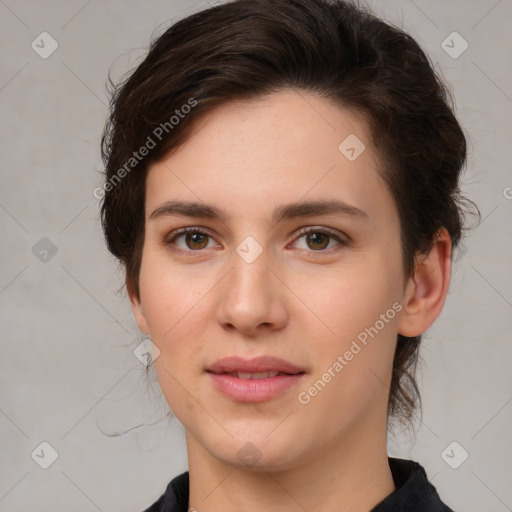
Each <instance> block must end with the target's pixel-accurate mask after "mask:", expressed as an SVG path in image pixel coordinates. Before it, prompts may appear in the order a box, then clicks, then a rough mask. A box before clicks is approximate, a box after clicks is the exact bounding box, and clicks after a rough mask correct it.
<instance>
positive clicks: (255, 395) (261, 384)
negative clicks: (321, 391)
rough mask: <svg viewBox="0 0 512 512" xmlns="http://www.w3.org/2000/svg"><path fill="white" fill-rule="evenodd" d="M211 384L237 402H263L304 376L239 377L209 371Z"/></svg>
mask: <svg viewBox="0 0 512 512" xmlns="http://www.w3.org/2000/svg"><path fill="white" fill-rule="evenodd" d="M208 375H209V376H210V378H211V380H212V383H213V385H214V386H215V387H216V388H217V389H218V390H219V391H220V392H221V393H223V394H224V395H226V396H228V397H229V398H231V399H233V400H236V401H238V402H264V401H265V400H270V399H271V398H274V397H276V396H278V395H281V394H282V393H284V392H285V391H288V390H289V389H290V388H293V387H294V386H296V385H297V384H298V382H299V381H300V379H301V378H302V377H303V376H304V374H303V373H298V374H296V375H276V376H275V377H269V378H267V379H239V378H238V377H233V376H231V375H227V374H217V373H209V372H208Z"/></svg>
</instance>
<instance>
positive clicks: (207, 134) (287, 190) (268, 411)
mask: <svg viewBox="0 0 512 512" xmlns="http://www.w3.org/2000/svg"><path fill="white" fill-rule="evenodd" d="M349 134H356V135H357V137H358V138H359V139H360V140H361V141H363V142H364V144H365V146H366V149H365V150H364V151H363V153H362V154H361V155H360V156H359V157H358V158H357V159H356V160H355V161H349V160H348V159H347V158H346V157H345V156H344V155H343V154H342V153H341V152H340V151H339V150H338V146H339V144H340V142H341V141H343V140H344V139H345V138H346V137H347V136H348V135H349ZM378 165H379V160H378V156H377V154H376V152H375V150H374V149H373V148H372V145H371V141H370V137H369V134H368V129H367V125H366V123H365V120H364V118H363V117H361V116H359V115H357V113H355V112H351V111H348V110H346V109H344V108H341V107H338V106H336V105H333V104H331V103H329V102H328V101H327V100H325V99H323V98H320V97H318V96H316V95H314V94H312V93H306V92H304V91H296V90H283V91H280V92H278V93H275V94H273V95H269V96H267V97H265V98H264V99H263V100H261V99H259V100H254V101H250V102H249V101H236V102H230V103H227V104H224V105H222V106H220V107H217V108H216V109H214V110H212V111H210V112H208V113H207V115H206V116H204V117H203V118H201V119H200V121H199V122H198V123H197V125H196V127H195V131H194V132H193V134H192V136H191V137H190V138H189V139H188V141H187V142H186V144H185V145H184V146H182V147H181V148H180V149H179V150H178V151H177V152H174V153H172V154H171V155H169V156H167V157H166V158H165V159H164V160H162V161H160V162H158V163H155V164H153V165H152V166H151V167H150V168H149V170H148V175H147V181H146V226H145V229H146V231H145V241H144V247H143V256H142V266H141V271H140V279H139V284H140V296H139V297H135V296H134V295H131V301H132V308H133V312H134V315H135V317H136V320H137V323H138V325H139V328H140V329H141V331H142V332H144V333H146V334H149V335H150V336H151V339H152V341H153V343H154V344H155V345H156V346H157V347H158V348H159V350H160V355H159V357H158V358H157V359H156V360H155V362H154V364H155V369H156V372H157V377H158V380H159V384H160V386H161V388H162V391H163V393H164V395H165V397H166V400H167V402H168V404H169V406H170V408H171V409H172V411H173V412H174V414H175V415H176V416H177V417H178V419H179V420H180V421H181V423H182V424H183V425H184V427H185V429H186V440H187V450H188V459H189V471H190V500H189V506H190V507H193V508H195V509H197V510H198V511H199V512H209V511H218V510H223V511H226V512H230V511H237V512H240V511H243V512H249V511H261V510H265V511H269V512H273V511H283V510H286V511H303V510H308V511H309V512H316V511H320V510H322V511H326V510H337V511H349V510H350V511H352V512H354V511H368V510H369V509H371V508H372V507H373V506H375V505H376V504H377V503H379V502H380V501H381V500H382V499H384V498H385V497H386V496H387V495H389V494H390V493H392V492H393V490H394V488H395V487H394V483H393V479H392V475H391V472H390V469H389V466H388V462H387V451H386V408H387V401H388V395H389V383H390V378H391V369H392V363H393V353H394V348H395V343H396V336H397V333H401V334H403V335H406V336H415V335H418V334H421V333H423V332H424V331H425V330H426V329H427V328H428V327H429V326H430V325H431V324H432V322H433V321H434V320H435V318H436V317H437V316H438V315H439V313H440V311H441V309H442V306H443V304H444V300H445V297H446V294H447V289H448V285H449V280H450V254H451V246H450V239H449V236H448V234H447V232H446V231H445V230H444V229H443V230H440V232H439V236H438V239H437V242H436V243H435V244H434V246H433V248H432V250H431V251H430V253H428V254H424V255H418V259H417V265H416V272H415V274H414V276H413V277H412V278H410V279H406V278H405V276H404V272H403V262H402V260H401V246H400V227H399V218H398V213H397V209H396V206H395V203H394V201H393V198H392V196H391V193H390V192H389V190H388V188H387V186H386V184H385V182H384V180H383V179H382V177H381V175H380V173H379V167H378ZM175 199H180V200H184V201H200V202H204V203H207V204H209V205H212V206H215V207H217V208H219V209H223V210H224V211H225V213H226V215H228V216H229V219H228V220H227V221H226V222H222V221H220V220H216V219H208V218H188V217H184V216H180V215H172V216H171V215H168V216H161V217H159V218H154V219H150V215H151V213H152V212H153V211H154V210H155V209H157V208H158V207H160V206H161V205H163V204H164V203H165V202H166V201H169V200H175ZM330 199H338V200H342V201H344V202H346V203H348V204H350V205H352V206H354V207H357V208H358V209H360V210H362V211H363V212H365V214H366V216H367V218H359V217H356V216H350V215H338V214H327V215H325V214H323V215H314V216H312V217H300V218H294V219H288V220H283V221H282V222H280V223H278V224H273V223H272V220H271V218H270V214H271V212H272V210H273V209H274V207H277V206H280V205H282V204H286V203H291V202H296V201H306V200H308V201H309V200H330ZM189 226H194V227H197V228H201V229H202V230H206V231H207V232H208V234H209V235H211V236H206V237H204V238H202V239H201V238H200V237H197V235H196V237H195V238H191V235H189V236H186V235H181V236H179V235H178V237H177V238H176V239H174V242H173V244H174V245H172V243H171V244H169V243H168V244H166V243H165V240H166V239H167V240H168V241H169V240H170V239H171V238H172V234H173V232H174V231H175V230H177V229H180V228H183V227H189ZM304 227H313V228H314V227H317V228H318V227H327V228H331V229H332V230H335V232H336V233H337V234H339V236H340V238H341V239H342V240H345V241H346V244H341V243H340V242H338V241H337V240H336V239H335V238H332V237H329V236H326V237H323V238H321V239H320V241H318V239H316V240H311V239H309V240H308V237H307V236H306V235H302V236H300V238H299V235H298V232H299V230H300V229H301V228H304ZM170 235H171V236H170ZM247 236H252V237H253V238H254V239H255V240H256V241H257V242H258V244H259V245H260V246H261V248H262V249H263V252H262V254H261V255H260V256H259V257H258V258H257V259H256V260H255V261H254V262H252V263H247V262H246V261H244V259H242V258H241V257H240V256H239V254H238V253H237V252H236V248H237V246H239V244H240V243H241V242H242V241H243V240H244V239H245V238H246V237H247ZM187 254H189V255H190V254H192V256H187ZM394 303H398V304H399V305H400V306H401V309H400V311H399V312H398V313H397V314H396V315H395V316H394V318H392V319H390V320H389V321H388V322H387V323H385V326H384V328H382V329H381V330H380V331H379V332H378V334H377V335H376V336H374V337H373V338H370V339H369V341H368V344H367V345H366V346H365V347H364V348H363V349H362V350H361V351H360V352H359V353H357V355H355V356H354V357H353V359H352V360H351V361H349V362H348V364H347V365H346V366H344V368H343V370H342V371H341V372H339V373H337V374H336V376H335V377H333V378H332V379H331V381H330V382H329V383H328V384H327V385H326V386H325V387H324V388H323V389H322V390H321V391H320V392H318V394H317V395H316V396H314V397H313V398H311V400H310V402H309V403H308V404H307V405H303V404H301V403H300V402H299V401H298V394H299V393H300V392H301V391H307V390H308V388H309V387H311V386H312V385H313V383H314V382H315V381H317V380H318V379H319V378H321V377H322V375H323V374H324V373H325V372H326V371H327V369H328V368H330V367H332V366H333V363H334V362H335V361H336V360H337V357H338V356H339V355H342V354H344V353H345V352H346V351H347V350H348V349H349V348H350V346H351V343H352V341H353V340H355V339H356V337H357V335H358V334H360V333H361V332H362V331H364V329H365V328H368V327H370V326H374V325H375V324H376V321H377V320H378V319H379V318H381V317H380V315H382V314H385V313H386V311H387V310H388V309H389V308H391V307H392V305H393V304H394ZM264 354H265V355H266V354H269V355H273V356H277V357H281V358H283V359H286V360H288V361H291V362H292V363H294V364H296V365H297V366H299V367H301V368H304V369H305V371H306V375H305V376H304V377H303V379H302V382H301V384H300V386H298V387H297V388H296V389H292V390H290V391H289V392H286V393H284V394H282V395H280V396H277V397H275V398H272V399H271V400H268V401H265V402H260V403H241V402H237V401H234V400H231V399H230V398H227V397H226V396H224V395H222V394H221V393H220V392H218V391H217V390H216V389H215V388H214V387H213V386H212V384H211V383H210V379H209V377H208V375H207V374H206V373H205V368H206V367H207V366H208V365H209V364H211V363H213V362H214V361H216V360H217V359H219V358H221V357H225V356H229V355H239V356H242V357H244V358H251V357H254V356H259V355H264ZM248 442H250V443H252V445H250V446H251V448H250V450H253V452H254V453H258V454H259V456H260V458H259V460H258V461H257V463H256V464H255V465H254V466H250V467H249V466H247V465H246V464H245V463H244V462H243V460H241V459H240V458H239V457H238V455H237V454H238V452H239V450H240V449H242V448H243V447H244V446H245V445H246V443H248ZM254 447H255V448H254ZM246 449H247V448H246Z"/></svg>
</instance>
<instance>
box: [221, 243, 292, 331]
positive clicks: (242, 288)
mask: <svg viewBox="0 0 512 512" xmlns="http://www.w3.org/2000/svg"><path fill="white" fill-rule="evenodd" d="M269 259H270V258H269V257H268V256H267V252H266V251H263V253H262V254H261V255H260V256H259V257H258V258H257V259H256V260H254V261H253V262H251V263H248V262H247V261H245V260H244V259H243V258H242V257H240V256H239V254H238V253H234V254H233V258H232V269H231V271H230V272H229V273H228V275H227V276H226V279H225V280H224V284H223V287H222V288H221V293H220V295H219V307H218V315H217V321H218V323H219V325H221V327H222V328H223V329H226V330H232V331H234V330H236V331H239V332H241V333H243V334H245V335H247V336H252V337H254V336H257V335H258V334H259V333H260V332H261V333H263V332H268V331H275V330H279V329H282V328H283V327H284V326H285V325H286V323H287V321H288V314H289V313H288V304H287V300H288V298H289V297H288V295H287V288H286V286H285V284H283V281H285V279H283V277H284V276H281V275H279V274H280V273H279V270H278V268H277V265H275V264H272V262H270V261H269ZM271 267H272V268H271Z"/></svg>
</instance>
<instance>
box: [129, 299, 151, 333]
mask: <svg viewBox="0 0 512 512" xmlns="http://www.w3.org/2000/svg"><path fill="white" fill-rule="evenodd" d="M128 294H129V296H130V303H131V306H132V311H133V316H134V317H135V321H136V322H137V325H138V326H139V329H140V331H141V332H143V333H144V334H149V328H148V323H147V321H146V315H145V314H144V309H143V308H142V304H141V302H140V298H139V297H137V294H136V293H135V292H134V291H133V290H132V291H129V292H128Z"/></svg>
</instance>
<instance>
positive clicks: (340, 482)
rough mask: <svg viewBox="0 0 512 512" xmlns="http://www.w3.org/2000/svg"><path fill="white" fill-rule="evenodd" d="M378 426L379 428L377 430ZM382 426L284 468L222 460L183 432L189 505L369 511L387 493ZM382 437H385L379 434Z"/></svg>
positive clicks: (247, 511)
mask: <svg viewBox="0 0 512 512" xmlns="http://www.w3.org/2000/svg"><path fill="white" fill-rule="evenodd" d="M381 431H382V429H381ZM385 432H386V431H385V429H384V431H383V436H381V438H377V437H376V436H375V427H373V428H371V429H366V431H365V430H364V429H362V428H358V429H357V432H355V431H354V432H352V433H351V434H349V435H347V433H346V432H345V433H344V436H343V439H340V438H335V439H334V440H333V442H332V443H327V444H326V445H324V450H323V452H322V453H319V452H316V453H315V454H314V456H309V457H308V456H304V458H303V460H302V461H301V463H300V464H298V463H297V464H296V465H294V466H293V467H292V468H289V469H285V470H282V469H280V470H274V469H272V468H266V469H264V470H261V469H259V471H256V470H255V468H253V469H250V468H244V467H241V466H239V465H235V464H230V463H225V462H223V461H220V460H218V459H217V458H215V457H213V456H212V454H211V453H210V452H208V451H206V450H205V449H204V447H203V446H202V445H201V444H200V443H199V442H198V441H197V439H196V438H195V437H194V436H193V434H192V433H191V432H189V431H187V433H186V436H187V451H188V462H189V481H190V497H189V508H190V509H191V510H194V509H196V510H198V511H200V512H214V511H218V510H222V511H224V512H235V511H237V512H256V511H261V510H265V511H268V512H279V511H283V510H286V511H290V510H297V511H304V510H307V511H308V512H320V511H324V510H337V511H340V512H348V511H350V512H359V511H361V512H363V511H365V512H367V511H368V510H370V509H372V508H373V507H374V506H375V505H377V504H378V503H379V502H380V501H382V500H383V499H384V498H385V497H386V496H388V495H389V494H391V493H392V492H393V491H394V489H395V486H394V482H393V477H392V475H391V470H390V468H389V465H388V458H387V451H386V435H385ZM382 437H383V438H382Z"/></svg>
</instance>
